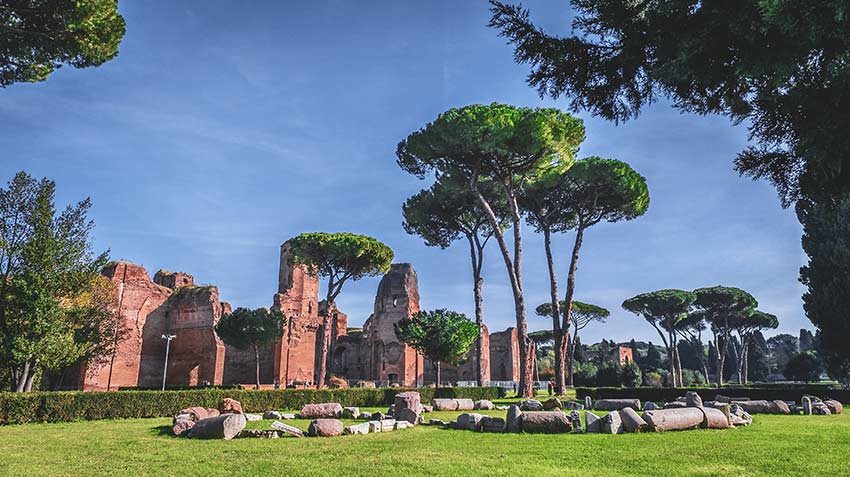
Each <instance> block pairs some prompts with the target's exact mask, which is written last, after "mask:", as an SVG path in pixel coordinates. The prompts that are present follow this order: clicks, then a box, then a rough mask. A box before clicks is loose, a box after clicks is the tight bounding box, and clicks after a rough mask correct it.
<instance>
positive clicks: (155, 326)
mask: <svg viewBox="0 0 850 477" xmlns="http://www.w3.org/2000/svg"><path fill="white" fill-rule="evenodd" d="M103 274H104V275H105V276H106V277H108V278H109V279H110V280H112V282H113V283H114V284H115V290H116V296H115V300H114V303H113V307H114V311H115V312H116V313H118V314H119V316H121V317H122V318H123V320H124V323H125V324H126V326H127V328H128V333H127V335H126V336H125V337H124V338H123V339H122V341H121V342H120V343H118V346H117V347H116V353H115V354H114V356H111V357H110V358H109V359H107V360H106V362H105V363H103V364H99V365H97V366H95V365H87V366H81V367H78V368H74V369H71V370H67V371H66V372H65V373H64V378H63V383H62V386H61V387H62V388H65V389H83V390H86V391H102V390H116V389H119V388H136V387H138V388H158V387H159V386H160V385H161V383H162V375H163V374H162V373H163V368H164V366H165V345H166V342H165V340H164V339H163V335H175V338H174V339H173V340H172V341H171V345H170V349H169V356H168V372H167V384H168V385H170V386H199V385H222V384H224V385H228V384H248V383H253V382H254V373H255V368H254V353H253V351H252V350H239V349H236V348H233V347H230V346H227V345H225V344H224V343H223V342H222V341H221V340H220V339H219V338H218V336H217V335H216V333H215V324H216V323H218V320H219V319H220V318H221V316H222V314H226V313H229V312H230V311H231V306H230V304H228V303H226V302H222V301H220V298H219V291H218V288H217V287H215V286H197V285H195V283H194V277H193V276H192V275H190V274H187V273H183V272H168V271H165V270H160V271H158V272H157V273H156V274H155V275H154V277H153V279H151V277H150V275H149V274H148V272H147V270H145V269H144V268H143V267H141V266H139V265H136V264H132V263H128V262H115V263H112V264H110V265H109V266H107V267H106V268H105V269H104V271H103ZM271 308H272V309H275V310H279V311H281V312H282V313H283V314H284V316H286V318H287V323H286V325H285V326H286V328H285V329H284V333H283V337H282V338H281V339H280V340H279V341H278V342H276V343H275V344H273V345H269V346H266V347H265V348H263V349H261V350H260V381H261V383H263V384H268V385H271V384H273V383H277V384H280V386H281V387H284V386H287V385H295V386H300V385H304V384H314V383H315V381H316V375H317V373H318V362H317V360H318V359H319V356H318V354H319V353H318V350H319V349H320V343H321V339H322V334H323V333H324V331H325V330H324V329H323V323H322V318H321V316H322V315H323V314H324V311H325V309H326V308H327V304H326V303H325V302H324V301H320V300H319V279H318V278H317V277H315V276H312V275H310V274H309V273H308V272H307V270H306V268H305V267H303V266H300V265H297V264H294V263H293V262H292V259H291V256H290V248H289V243H288V242H287V243H284V244H283V245H282V246H281V250H280V267H279V275H278V290H277V293H276V294H275V295H274V296H273V298H272V307H271ZM417 311H419V285H418V279H417V276H416V271H415V270H414V269H413V266H412V265H411V264H409V263H396V264H393V265H392V267H391V269H390V271H389V272H388V273H387V274H386V275H384V277H383V279H382V280H381V282H380V284H379V286H378V291H377V294H376V297H375V306H374V311H373V313H372V315H371V316H370V317H369V318H368V319H367V320H366V322H365V324H364V326H363V328H362V329H356V328H348V327H347V325H348V317H347V316H346V314H345V313H343V312H342V311H340V310H338V309H336V308H333V309H331V310H329V313H331V315H332V317H333V319H332V320H331V323H332V329H331V330H330V333H331V346H330V350H331V351H330V353H329V356H328V360H329V363H328V369H329V370H330V372H331V374H333V375H336V376H340V377H344V378H346V379H348V380H350V381H374V382H376V383H377V384H380V385H386V384H391V383H396V384H400V385H403V386H416V385H423V384H425V383H430V382H432V381H433V366H432V365H431V363H430V362H428V361H427V360H424V359H423V357H422V356H421V355H420V354H418V353H417V352H415V351H414V350H413V349H412V348H410V347H409V346H407V345H405V344H404V343H401V342H400V341H399V340H398V338H397V337H396V334H395V324H396V323H397V322H398V321H399V320H401V319H403V318H406V317H408V316H410V315H411V314H413V313H416V312H417ZM475 349H476V348H475V346H473V348H472V349H471V350H470V353H469V358H468V359H467V361H466V362H465V363H463V364H461V365H460V366H445V365H444V366H443V376H444V379H445V380H447V381H474V380H476V379H477V372H476V366H477V364H476V363H475ZM484 350H485V353H484V366H485V370H486V372H485V378H486V379H485V380H489V379H492V380H494V381H515V380H518V379H519V367H518V363H519V348H518V343H517V333H516V329H514V328H508V330H506V331H503V332H499V333H492V334H489V333H486V332H485V334H484ZM488 374H489V376H487V375H488Z"/></svg>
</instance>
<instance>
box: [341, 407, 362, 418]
mask: <svg viewBox="0 0 850 477" xmlns="http://www.w3.org/2000/svg"><path fill="white" fill-rule="evenodd" d="M342 418H343V419H358V418H360V408H359V407H344V408H342Z"/></svg>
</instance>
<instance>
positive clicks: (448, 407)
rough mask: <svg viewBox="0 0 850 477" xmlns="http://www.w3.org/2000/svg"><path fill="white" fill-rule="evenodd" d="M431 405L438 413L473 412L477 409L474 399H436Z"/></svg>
mask: <svg viewBox="0 0 850 477" xmlns="http://www.w3.org/2000/svg"><path fill="white" fill-rule="evenodd" d="M431 404H432V405H433V406H434V409H436V410H437V411H472V410H473V409H474V408H475V402H473V401H472V399H444V398H435V399H434V400H433V401H432V402H431Z"/></svg>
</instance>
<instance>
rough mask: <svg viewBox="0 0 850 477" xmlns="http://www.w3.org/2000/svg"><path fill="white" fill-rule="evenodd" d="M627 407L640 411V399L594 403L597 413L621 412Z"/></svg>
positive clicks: (602, 400)
mask: <svg viewBox="0 0 850 477" xmlns="http://www.w3.org/2000/svg"><path fill="white" fill-rule="evenodd" d="M627 407H630V408H632V409H634V410H635V411H640V399H597V400H596V402H595V403H593V409H594V410H596V411H619V410H620V409H624V408H627Z"/></svg>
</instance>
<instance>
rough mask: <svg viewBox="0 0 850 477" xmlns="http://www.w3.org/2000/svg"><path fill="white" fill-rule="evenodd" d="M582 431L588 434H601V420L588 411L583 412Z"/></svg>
mask: <svg viewBox="0 0 850 477" xmlns="http://www.w3.org/2000/svg"><path fill="white" fill-rule="evenodd" d="M584 430H585V432H588V433H599V432H602V418H601V417H599V416H598V415H596V414H594V413H592V412H590V411H584Z"/></svg>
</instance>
